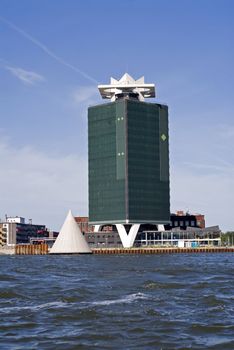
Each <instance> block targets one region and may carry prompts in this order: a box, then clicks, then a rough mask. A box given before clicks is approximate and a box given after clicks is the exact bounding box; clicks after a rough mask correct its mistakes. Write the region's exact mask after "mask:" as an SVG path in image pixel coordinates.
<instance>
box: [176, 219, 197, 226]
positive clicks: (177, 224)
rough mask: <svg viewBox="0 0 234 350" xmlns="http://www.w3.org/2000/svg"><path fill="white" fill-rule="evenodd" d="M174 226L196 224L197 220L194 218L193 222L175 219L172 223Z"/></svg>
mask: <svg viewBox="0 0 234 350" xmlns="http://www.w3.org/2000/svg"><path fill="white" fill-rule="evenodd" d="M172 224H173V225H174V226H195V221H194V220H192V221H191V222H189V221H182V220H181V221H174V222H173V223H172Z"/></svg>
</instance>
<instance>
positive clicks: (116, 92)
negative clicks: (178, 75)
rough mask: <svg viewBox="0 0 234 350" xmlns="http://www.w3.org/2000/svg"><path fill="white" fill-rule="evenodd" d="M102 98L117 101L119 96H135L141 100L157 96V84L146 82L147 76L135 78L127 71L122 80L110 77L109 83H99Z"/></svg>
mask: <svg viewBox="0 0 234 350" xmlns="http://www.w3.org/2000/svg"><path fill="white" fill-rule="evenodd" d="M98 89H99V92H100V94H101V96H102V98H104V99H106V98H108V99H111V101H115V100H116V99H118V98H119V96H124V95H128V96H131V95H132V96H134V97H135V98H137V99H138V100H140V101H144V99H145V98H150V97H155V85H154V84H145V78H144V77H141V78H139V79H137V80H134V79H133V78H132V77H131V75H129V74H128V73H125V74H124V75H123V76H122V78H121V79H120V80H117V79H115V78H112V77H111V78H110V84H109V85H98Z"/></svg>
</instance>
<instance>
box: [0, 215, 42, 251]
mask: <svg viewBox="0 0 234 350" xmlns="http://www.w3.org/2000/svg"><path fill="white" fill-rule="evenodd" d="M31 237H37V238H40V237H49V231H48V229H47V228H46V226H45V225H34V224H32V222H30V223H26V222H25V219H24V218H22V217H18V216H16V217H7V218H6V220H5V221H4V222H2V223H1V225H0V245H2V246H4V245H7V246H14V245H16V244H21V243H22V244H27V243H29V241H30V238H31Z"/></svg>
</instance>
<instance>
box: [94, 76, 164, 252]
mask: <svg viewBox="0 0 234 350" xmlns="http://www.w3.org/2000/svg"><path fill="white" fill-rule="evenodd" d="M111 83H112V84H111V85H100V86H99V90H100V92H101V95H102V97H103V98H111V99H112V101H113V102H110V103H104V104H101V105H97V106H93V107H90V108H89V110H88V137H89V141H88V142H89V221H90V223H91V224H95V225H102V224H103V225H104V224H116V227H117V229H118V231H119V233H120V231H121V230H122V231H123V232H122V233H123V234H124V226H123V225H124V224H132V226H134V227H135V230H134V227H133V230H132V231H131V230H130V232H129V234H128V235H127V233H126V231H125V238H126V240H125V241H126V242H123V241H124V239H122V237H121V233H120V237H121V239H122V242H123V245H124V246H131V245H132V244H133V242H134V239H135V238H134V239H133V240H131V241H133V242H132V243H130V242H127V240H128V241H129V239H130V238H129V237H130V236H129V235H131V232H132V234H133V231H134V234H133V236H135V235H136V233H137V230H138V229H139V224H143V223H152V224H166V223H168V222H169V221H170V193H169V144H168V108H167V106H165V105H161V104H157V103H146V102H144V101H143V100H144V98H145V97H152V95H154V85H153V84H144V81H143V78H141V79H139V80H138V81H135V80H134V79H132V78H131V77H130V76H129V75H128V74H125V75H124V76H123V77H122V78H121V80H120V81H116V80H114V79H112V82H111ZM127 236H129V237H127ZM123 238H124V237H123Z"/></svg>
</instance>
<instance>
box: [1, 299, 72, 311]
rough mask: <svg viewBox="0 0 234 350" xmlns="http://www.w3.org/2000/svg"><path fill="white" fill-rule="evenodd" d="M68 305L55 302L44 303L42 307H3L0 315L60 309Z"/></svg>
mask: <svg viewBox="0 0 234 350" xmlns="http://www.w3.org/2000/svg"><path fill="white" fill-rule="evenodd" d="M64 305H66V303H64V302H62V301H53V302H49V303H44V304H40V305H28V306H9V307H1V308H0V313H8V312H12V311H22V310H31V311H33V310H41V309H50V308H58V307H63V306H64Z"/></svg>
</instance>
